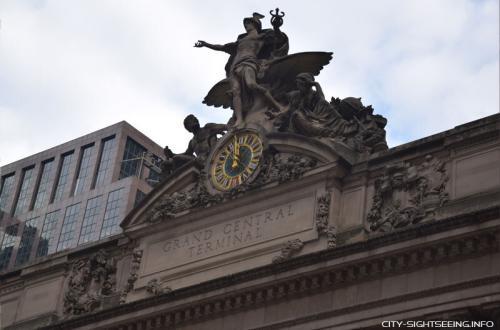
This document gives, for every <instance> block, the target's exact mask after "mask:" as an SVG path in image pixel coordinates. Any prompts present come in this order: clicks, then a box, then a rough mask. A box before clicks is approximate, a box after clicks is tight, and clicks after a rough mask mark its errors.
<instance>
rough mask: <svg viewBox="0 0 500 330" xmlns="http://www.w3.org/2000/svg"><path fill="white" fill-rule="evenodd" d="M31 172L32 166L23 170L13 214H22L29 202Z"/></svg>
mask: <svg viewBox="0 0 500 330" xmlns="http://www.w3.org/2000/svg"><path fill="white" fill-rule="evenodd" d="M33 172H34V170H33V167H32V168H27V169H24V170H23V176H22V183H21V189H20V190H19V196H18V197H17V202H16V208H15V211H14V215H19V214H22V213H24V212H25V211H26V210H27V208H28V205H29V202H30V198H29V196H28V193H29V191H30V188H31V182H32V181H33Z"/></svg>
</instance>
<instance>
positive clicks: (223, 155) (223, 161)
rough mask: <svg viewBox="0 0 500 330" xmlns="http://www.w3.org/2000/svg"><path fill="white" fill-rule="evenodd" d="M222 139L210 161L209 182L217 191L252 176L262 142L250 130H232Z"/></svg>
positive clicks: (260, 153)
mask: <svg viewBox="0 0 500 330" xmlns="http://www.w3.org/2000/svg"><path fill="white" fill-rule="evenodd" d="M223 141H224V142H223V144H222V145H221V146H220V147H219V149H218V150H217V151H216V152H215V154H214V156H213V158H212V160H211V163H210V182H211V184H212V186H213V187H214V188H215V189H217V190H219V191H229V190H231V189H233V188H235V187H236V186H238V185H240V184H242V183H244V182H246V181H248V180H249V179H251V178H252V177H253V176H254V174H255V173H256V170H257V168H258V166H259V162H260V159H261V157H262V150H263V144H262V140H261V139H260V137H259V135H258V134H257V133H255V132H251V131H241V132H234V133H233V134H232V135H231V136H227V137H226V138H224V140H223Z"/></svg>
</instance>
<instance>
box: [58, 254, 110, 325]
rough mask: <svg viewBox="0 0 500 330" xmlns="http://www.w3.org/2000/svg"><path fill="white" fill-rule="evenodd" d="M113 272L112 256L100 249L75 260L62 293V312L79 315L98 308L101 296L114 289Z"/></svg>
mask: <svg viewBox="0 0 500 330" xmlns="http://www.w3.org/2000/svg"><path fill="white" fill-rule="evenodd" d="M115 273H116V268H115V265H114V260H113V258H111V257H110V256H109V255H108V253H107V252H106V251H105V250H102V249H101V250H99V251H98V252H96V253H95V254H94V255H92V256H91V257H90V258H82V259H79V260H77V261H75V262H74V263H73V264H72V266H71V271H70V275H69V278H68V282H67V288H66V291H65V293H64V314H65V315H66V316H67V317H69V316H75V315H81V314H85V313H89V312H92V311H93V310H95V309H96V308H98V307H99V306H100V305H101V302H102V298H103V297H105V296H109V295H111V294H112V293H113V292H114V290H115Z"/></svg>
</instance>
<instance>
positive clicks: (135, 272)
mask: <svg viewBox="0 0 500 330" xmlns="http://www.w3.org/2000/svg"><path fill="white" fill-rule="evenodd" d="M141 259H142V250H135V251H134V252H133V253H132V262H131V265H130V273H129V276H128V278H127V283H126V284H125V288H124V289H123V290H122V293H121V295H120V304H124V303H126V301H127V295H128V293H129V292H130V291H132V289H133V288H134V283H135V282H136V281H137V278H138V277H139V268H140V266H141Z"/></svg>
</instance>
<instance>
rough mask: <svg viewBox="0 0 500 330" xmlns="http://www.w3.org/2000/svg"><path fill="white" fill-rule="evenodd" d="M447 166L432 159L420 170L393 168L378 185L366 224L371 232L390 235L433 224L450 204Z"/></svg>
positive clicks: (428, 159) (392, 166) (390, 168)
mask: <svg viewBox="0 0 500 330" xmlns="http://www.w3.org/2000/svg"><path fill="white" fill-rule="evenodd" d="M448 179H449V178H448V174H447V173H446V167H445V164H444V163H443V162H441V161H439V160H438V159H436V158H434V157H433V156H431V155H427V156H426V157H425V160H424V162H423V163H422V164H421V165H419V166H414V165H410V164H400V165H390V166H387V167H386V168H385V173H384V175H383V176H382V178H380V179H377V180H376V181H375V194H374V196H373V204H372V207H371V209H370V212H369V213H368V217H367V220H368V222H369V224H370V230H372V231H381V232H387V231H391V230H393V229H396V228H402V227H406V226H408V225H412V224H416V223H418V222H421V221H423V220H431V219H432V218H433V217H434V215H435V211H436V209H437V208H439V207H441V206H443V204H444V203H446V202H447V201H448V193H447V192H446V183H447V182H448Z"/></svg>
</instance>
